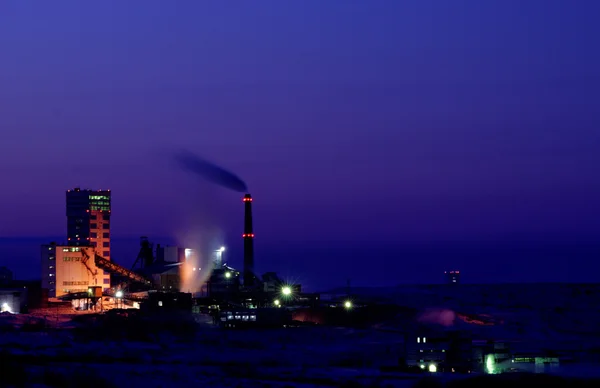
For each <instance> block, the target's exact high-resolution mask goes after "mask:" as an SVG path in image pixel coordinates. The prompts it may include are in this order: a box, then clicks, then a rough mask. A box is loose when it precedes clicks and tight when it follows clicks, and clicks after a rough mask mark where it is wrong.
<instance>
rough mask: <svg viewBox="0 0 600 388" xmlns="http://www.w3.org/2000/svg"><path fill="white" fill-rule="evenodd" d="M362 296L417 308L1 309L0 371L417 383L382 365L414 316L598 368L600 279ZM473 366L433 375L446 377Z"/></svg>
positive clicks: (184, 382) (79, 380) (35, 377)
mask: <svg viewBox="0 0 600 388" xmlns="http://www.w3.org/2000/svg"><path fill="white" fill-rule="evenodd" d="M361 297H369V298H374V299H377V298H380V299H381V300H387V301H388V302H389V301H393V302H394V303H397V304H399V305H402V306H406V307H409V308H411V309H414V314H413V315H410V314H407V315H404V316H399V317H398V319H395V320H391V321H388V322H382V323H380V324H378V325H376V326H375V327H374V328H371V329H366V330H355V329H347V328H332V327H311V328H288V329H279V330H244V331H224V330H219V329H216V328H213V327H211V326H210V325H209V324H208V322H210V319H200V317H199V316H196V317H195V318H196V319H195V320H194V321H191V322H188V321H185V320H184V321H182V322H179V321H177V320H174V321H173V322H172V323H169V322H167V325H166V326H165V323H164V322H161V323H160V325H157V327H160V329H156V330H155V329H153V326H154V325H153V324H152V323H151V322H148V321H131V320H124V321H119V319H120V318H115V320H114V321H111V322H110V324H108V323H106V322H104V323H102V322H103V321H102V322H100V323H99V322H98V321H95V318H94V315H91V314H89V313H85V312H79V313H74V312H72V311H67V310H65V311H57V310H53V309H48V310H40V311H37V312H35V313H33V314H23V315H11V314H0V358H1V359H0V365H2V371H0V374H1V378H2V381H1V382H2V383H5V382H7V383H12V384H13V385H15V386H23V385H29V386H32V385H35V384H38V386H54V387H75V386H77V387H80V386H91V387H96V386H97V387H102V386H116V387H122V386H130V387H133V386H145V387H148V388H150V387H188V386H193V385H200V384H201V385H202V386H207V387H234V386H235V387H265V386H268V387H315V386H317V387H319V386H320V387H335V386H347V387H361V386H362V387H369V386H370V387H413V386H415V384H417V383H419V382H420V381H421V379H423V377H424V376H423V375H411V374H403V373H393V372H390V373H383V372H381V369H380V367H382V366H395V365H397V363H398V358H399V357H401V356H402V355H403V329H404V328H405V325H406V323H407V322H409V321H410V320H417V321H418V320H424V321H433V322H438V323H440V324H443V325H450V326H456V327H458V328H463V329H465V330H469V331H471V332H472V333H473V334H474V335H475V336H479V337H481V338H495V339H510V340H514V341H515V347H519V346H521V347H522V348H523V349H524V351H526V350H529V349H534V350H539V349H546V350H554V351H557V352H562V353H565V352H566V353H569V354H572V355H573V356H574V358H576V359H577V361H578V363H575V364H570V365H563V366H561V367H560V369H559V373H560V374H561V375H563V376H573V377H582V376H585V377H598V378H600V357H599V356H600V313H599V312H598V309H597V306H599V305H600V287H598V286H595V285H579V286H573V285H567V286H560V285H559V286H556V285H541V286H539V285H538V286H534V285H527V286H524V285H503V286H498V285H494V286H470V285H469V286H465V287H463V286H462V285H461V286H460V287H452V288H450V287H444V286H411V287H397V288H392V289H365V290H363V292H362V293H361V292H359V291H358V290H357V291H356V293H355V295H354V296H353V298H356V299H357V300H358V299H360V298H361ZM411 311H412V310H411ZM169 325H172V327H171V328H170V327H169ZM467 377H469V376H463V375H460V376H456V375H450V376H448V375H439V374H438V375H437V376H436V378H438V379H441V381H443V382H452V381H455V380H456V379H465V378H467ZM0 385H1V384H0ZM9 385H10V384H9ZM511 385H512V383H511ZM538 385H539V384H538Z"/></svg>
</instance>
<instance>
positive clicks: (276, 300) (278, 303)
mask: <svg viewBox="0 0 600 388" xmlns="http://www.w3.org/2000/svg"><path fill="white" fill-rule="evenodd" d="M273 304H274V305H275V306H277V307H279V306H280V305H281V302H280V301H279V299H275V300H274V301H273Z"/></svg>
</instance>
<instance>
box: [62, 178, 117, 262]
mask: <svg viewBox="0 0 600 388" xmlns="http://www.w3.org/2000/svg"><path fill="white" fill-rule="evenodd" d="M66 199H67V241H68V245H72V246H93V247H96V248H97V253H98V254H99V255H100V256H102V257H104V258H106V259H110V216H111V193H110V190H84V189H80V188H75V189H72V190H67V195H66Z"/></svg>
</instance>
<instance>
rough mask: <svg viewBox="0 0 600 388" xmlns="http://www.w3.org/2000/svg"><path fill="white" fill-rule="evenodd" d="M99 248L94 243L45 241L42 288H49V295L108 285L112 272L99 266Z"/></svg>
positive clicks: (52, 297)
mask: <svg viewBox="0 0 600 388" xmlns="http://www.w3.org/2000/svg"><path fill="white" fill-rule="evenodd" d="M96 252H97V251H96V248H95V247H91V246H87V247H86V246H81V245H80V246H72V245H56V244H48V245H42V252H41V253H42V254H41V257H42V289H46V290H48V299H49V300H52V299H55V298H59V297H60V296H62V295H65V294H68V293H74V292H85V291H87V289H88V287H91V286H101V287H102V288H103V289H105V290H107V289H109V288H110V274H109V273H108V272H105V271H103V270H102V269H100V268H98V267H97V266H96V263H95V261H94V256H95V254H96Z"/></svg>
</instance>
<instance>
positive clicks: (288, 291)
mask: <svg viewBox="0 0 600 388" xmlns="http://www.w3.org/2000/svg"><path fill="white" fill-rule="evenodd" d="M281 293H282V294H283V295H284V296H290V295H292V288H291V287H290V286H284V287H283V288H282V289H281Z"/></svg>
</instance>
